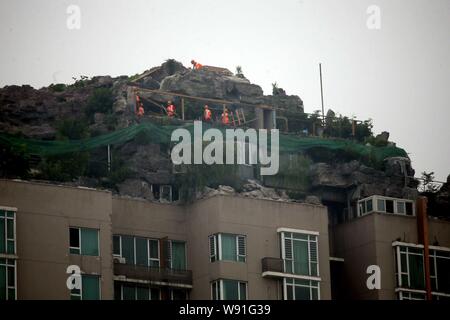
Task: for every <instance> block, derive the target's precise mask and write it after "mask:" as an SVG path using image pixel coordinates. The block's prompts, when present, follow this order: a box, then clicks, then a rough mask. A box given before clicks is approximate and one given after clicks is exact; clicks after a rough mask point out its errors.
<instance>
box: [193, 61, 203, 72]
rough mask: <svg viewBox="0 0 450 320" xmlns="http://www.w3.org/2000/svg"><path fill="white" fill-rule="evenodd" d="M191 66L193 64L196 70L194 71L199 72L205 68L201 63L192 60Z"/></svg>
mask: <svg viewBox="0 0 450 320" xmlns="http://www.w3.org/2000/svg"><path fill="white" fill-rule="evenodd" d="M191 64H192V69H194V70H199V69H201V68H202V67H203V65H201V64H200V63H198V62H197V61H195V60H191Z"/></svg>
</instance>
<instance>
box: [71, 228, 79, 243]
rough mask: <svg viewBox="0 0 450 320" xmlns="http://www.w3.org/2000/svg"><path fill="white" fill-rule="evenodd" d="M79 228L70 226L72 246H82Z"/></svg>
mask: <svg viewBox="0 0 450 320" xmlns="http://www.w3.org/2000/svg"><path fill="white" fill-rule="evenodd" d="M78 230H79V229H78V228H70V229H69V236H70V246H71V247H79V246H80V236H79V233H78V232H79V231H78Z"/></svg>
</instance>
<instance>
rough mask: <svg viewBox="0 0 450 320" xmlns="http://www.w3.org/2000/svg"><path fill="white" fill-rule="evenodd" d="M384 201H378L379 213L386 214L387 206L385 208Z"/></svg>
mask: <svg viewBox="0 0 450 320" xmlns="http://www.w3.org/2000/svg"><path fill="white" fill-rule="evenodd" d="M384 203H385V202H384V200H383V199H378V200H377V206H378V211H380V212H385V211H386V208H385V206H384Z"/></svg>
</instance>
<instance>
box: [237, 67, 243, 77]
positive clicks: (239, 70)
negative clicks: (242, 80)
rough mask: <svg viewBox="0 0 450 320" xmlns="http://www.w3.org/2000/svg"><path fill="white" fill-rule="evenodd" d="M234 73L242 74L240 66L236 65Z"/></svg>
mask: <svg viewBox="0 0 450 320" xmlns="http://www.w3.org/2000/svg"><path fill="white" fill-rule="evenodd" d="M236 75H242V67H241V66H236Z"/></svg>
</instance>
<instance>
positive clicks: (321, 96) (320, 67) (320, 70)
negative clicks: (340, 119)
mask: <svg viewBox="0 0 450 320" xmlns="http://www.w3.org/2000/svg"><path fill="white" fill-rule="evenodd" d="M319 73H320V99H321V101H322V125H323V126H325V111H324V108H323V85H322V64H321V63H319Z"/></svg>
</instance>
